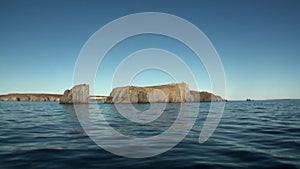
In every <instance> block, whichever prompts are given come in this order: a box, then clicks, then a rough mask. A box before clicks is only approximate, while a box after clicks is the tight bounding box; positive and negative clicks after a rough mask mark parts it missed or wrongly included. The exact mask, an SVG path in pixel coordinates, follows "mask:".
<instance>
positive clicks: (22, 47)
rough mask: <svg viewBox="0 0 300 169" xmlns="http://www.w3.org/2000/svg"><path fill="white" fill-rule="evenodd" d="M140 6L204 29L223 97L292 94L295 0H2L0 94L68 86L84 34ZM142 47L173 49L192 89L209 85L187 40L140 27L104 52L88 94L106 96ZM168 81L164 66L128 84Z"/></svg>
mask: <svg viewBox="0 0 300 169" xmlns="http://www.w3.org/2000/svg"><path fill="white" fill-rule="evenodd" d="M140 12H162V13H168V14H172V15H176V16H178V17H181V18H183V19H186V20H187V21H189V22H191V23H192V24H194V25H195V26H197V27H198V28H199V29H200V30H202V31H203V33H205V35H206V36H207V37H208V38H209V40H210V41H211V43H212V44H213V45H214V47H215V49H216V51H217V53H218V54H219V57H220V60H221V62H222V64H223V67H224V73H225V78H226V95H225V96H223V97H225V98H227V99H229V100H244V99H246V98H251V99H257V100H258V99H284V98H300V90H299V87H300V78H299V77H300V76H299V74H300V1H297V0H294V1H293V0H287V1H282V0H251V1H250V0H246V1H239V0H227V1H221V0H219V1H215V0H212V1H196V0H195V1H188V0H187V1H176V0H172V1H169V0H165V1H158V0H157V1H156V0H154V1H139V0H132V1H126V0H124V1H121V0H120V1H116V0H111V1H93V0H88V1H83V0H82V1H76V0H72V1H71V0H63V1H59V0H51V1H50V0H49V1H47V0H45V1H38V0H36V1H31V0H26V1H22V0H12V1H10V0H2V1H0V94H7V93H18V92H21V93H28V92H30V93H41V92H43V93H63V92H64V90H66V89H67V88H71V87H72V85H73V72H74V68H75V64H76V60H77V58H78V56H79V53H80V51H81V49H82V47H83V46H84V44H85V43H86V41H87V40H88V39H89V38H90V36H92V35H93V34H94V33H95V32H96V31H97V30H98V29H100V28H101V27H103V26H104V25H106V24H108V23H109V22H111V21H113V20H115V19H118V18H120V17H123V16H126V15H129V14H134V13H140ZM145 48H161V49H164V50H168V51H171V52H172V53H174V54H176V55H178V56H179V57H180V58H181V59H182V60H183V61H184V62H186V64H187V65H188V66H189V67H190V68H191V70H192V71H193V73H195V74H196V75H195V76H196V79H197V82H198V83H199V88H200V90H205V91H212V88H211V83H210V79H209V76H208V74H207V71H206V70H205V68H204V66H203V64H202V63H201V62H199V61H197V60H195V57H196V56H193V55H195V54H194V53H193V52H192V51H191V50H190V49H189V48H188V47H187V46H185V45H184V44H182V43H181V42H178V41H176V40H175V39H172V38H169V37H164V36H158V35H151V34H145V35H137V36H134V37H131V38H128V39H125V40H124V41H122V42H120V43H119V44H117V45H116V46H114V47H113V48H112V49H111V51H110V52H109V53H107V55H106V56H105V59H104V60H103V62H102V63H101V65H100V66H99V69H98V71H97V75H96V78H95V87H94V90H95V91H94V92H93V93H95V94H100V95H108V94H109V92H110V91H111V89H112V87H114V86H112V85H111V78H112V75H113V73H114V71H115V70H116V68H117V66H118V64H119V63H120V62H121V61H122V60H123V59H124V58H126V56H128V55H130V54H131V53H133V52H135V51H137V50H141V49H145ZM149 57H151V56H149ZM192 58H194V59H192ZM137 64H138V63H137ZM169 82H174V79H173V78H172V77H171V76H170V75H169V74H167V73H166V72H162V71H159V70H146V71H143V72H140V73H138V74H137V75H136V76H135V77H134V78H133V79H132V81H131V82H130V85H155V84H163V83H169ZM187 83H189V82H187ZM119 85H125V84H122V83H120V84H119ZM191 88H192V89H193V86H192V87H191ZM216 94H218V93H216Z"/></svg>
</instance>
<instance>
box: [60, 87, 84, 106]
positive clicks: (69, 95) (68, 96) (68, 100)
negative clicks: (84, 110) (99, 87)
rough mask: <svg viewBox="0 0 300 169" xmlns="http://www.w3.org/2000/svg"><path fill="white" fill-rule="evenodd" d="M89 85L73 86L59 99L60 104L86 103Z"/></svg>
mask: <svg viewBox="0 0 300 169" xmlns="http://www.w3.org/2000/svg"><path fill="white" fill-rule="evenodd" d="M89 93H90V91H89V85H88V84H81V85H76V86H74V87H73V88H72V89H71V90H69V89H68V90H66V91H65V92H64V94H63V96H62V97H61V99H60V103H61V104H73V103H88V102H89Z"/></svg>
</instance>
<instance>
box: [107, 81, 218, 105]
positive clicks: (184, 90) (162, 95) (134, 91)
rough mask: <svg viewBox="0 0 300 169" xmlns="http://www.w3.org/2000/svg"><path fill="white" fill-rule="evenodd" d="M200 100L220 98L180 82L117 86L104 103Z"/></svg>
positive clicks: (216, 99)
mask: <svg viewBox="0 0 300 169" xmlns="http://www.w3.org/2000/svg"><path fill="white" fill-rule="evenodd" d="M200 101H222V98H221V97H220V96H215V95H214V94H211V93H208V92H198V91H190V90H189V87H188V85H187V84H186V83H184V82H182V83H171V84H166V85H158V86H146V87H137V86H125V87H117V88H114V89H113V90H112V92H111V93H110V96H109V97H108V99H107V100H106V103H149V102H164V103H166V102H168V103H180V102H200Z"/></svg>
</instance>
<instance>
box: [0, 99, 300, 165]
mask: <svg viewBox="0 0 300 169" xmlns="http://www.w3.org/2000/svg"><path fill="white" fill-rule="evenodd" d="M92 104H94V105H97V106H98V107H99V108H100V109H101V110H102V112H101V113H102V114H103V115H104V117H106V118H107V122H108V123H109V124H110V126H111V127H113V128H115V129H116V130H117V131H119V132H121V133H126V134H127V135H129V136H132V137H139V138H146V137H151V136H154V135H157V134H161V133H162V132H163V130H166V129H168V128H169V127H170V126H171V125H172V124H173V122H174V120H175V119H176V115H177V113H178V111H179V110H178V109H179V107H180V106H179V104H168V105H167V106H166V109H165V111H164V112H163V114H166V115H164V116H161V118H159V119H158V122H151V124H149V125H147V124H141V125H137V123H133V122H128V120H127V121H126V119H125V118H124V117H122V116H121V115H120V114H118V113H117V111H116V109H115V108H114V106H113V105H112V104H104V103H92ZM148 106H149V105H147V104H138V105H134V107H135V108H136V109H139V110H147V108H149V107H148ZM195 106H198V105H197V104H196V103H191V104H189V105H188V109H187V111H189V110H190V111H192V110H194V109H195ZM209 106H210V103H201V104H200V109H199V110H200V111H199V114H198V117H197V120H196V122H195V124H194V125H193V128H192V129H191V130H190V131H189V133H188V135H187V136H186V137H185V138H184V139H183V140H182V141H181V142H180V143H178V144H177V145H176V146H175V147H173V148H171V149H170V150H168V151H166V152H164V153H162V154H159V155H156V156H152V157H148V158H127V157H122V156H118V155H115V154H113V153H110V152H109V151H106V150H104V149H103V148H102V147H101V146H98V145H97V144H96V143H95V142H94V141H93V140H92V139H91V138H90V137H88V135H87V134H86V133H85V132H84V130H83V128H82V127H81V125H80V123H79V121H78V118H77V115H76V112H75V110H74V107H73V106H72V105H62V104H59V103H57V102H25V101H24V102H10V101H7V102H5V101H2V102H0V168H1V169H6V168H7V169H10V168H23V169H24V168H30V169H34V168H41V169H47V168H49V169H51V168H64V169H69V168H70V169H74V168H105V169H106V168H112V169H114V168H143V169H144V168H197V169H200V168H207V169H209V168H222V169H223V168H251V169H252V168H285V169H288V168H300V100H266V101H250V102H246V101H228V102H226V105H225V109H224V112H223V116H222V118H221V121H220V123H219V125H218V127H217V129H216V130H215V132H214V133H213V134H212V136H211V137H210V138H209V139H208V140H207V141H206V142H204V143H201V144H199V133H200V132H201V129H202V126H203V122H204V121H205V119H206V115H207V114H208V110H209ZM96 117H97V116H93V115H92V114H91V115H90V116H89V117H88V118H89V119H90V120H93V118H96ZM174 117H175V118H174ZM187 120H188V119H187ZM98 127H99V129H101V122H100V123H99V126H98ZM110 141H111V144H114V143H115V142H116V140H108V142H106V143H108V144H109V143H110ZM116 146H121V145H116ZM128 151H130V149H129V150H128Z"/></svg>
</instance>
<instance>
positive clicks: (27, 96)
mask: <svg viewBox="0 0 300 169" xmlns="http://www.w3.org/2000/svg"><path fill="white" fill-rule="evenodd" d="M61 96H62V95H61V94H45V93H12V94H6V95H0V101H59V100H60V98H61Z"/></svg>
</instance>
